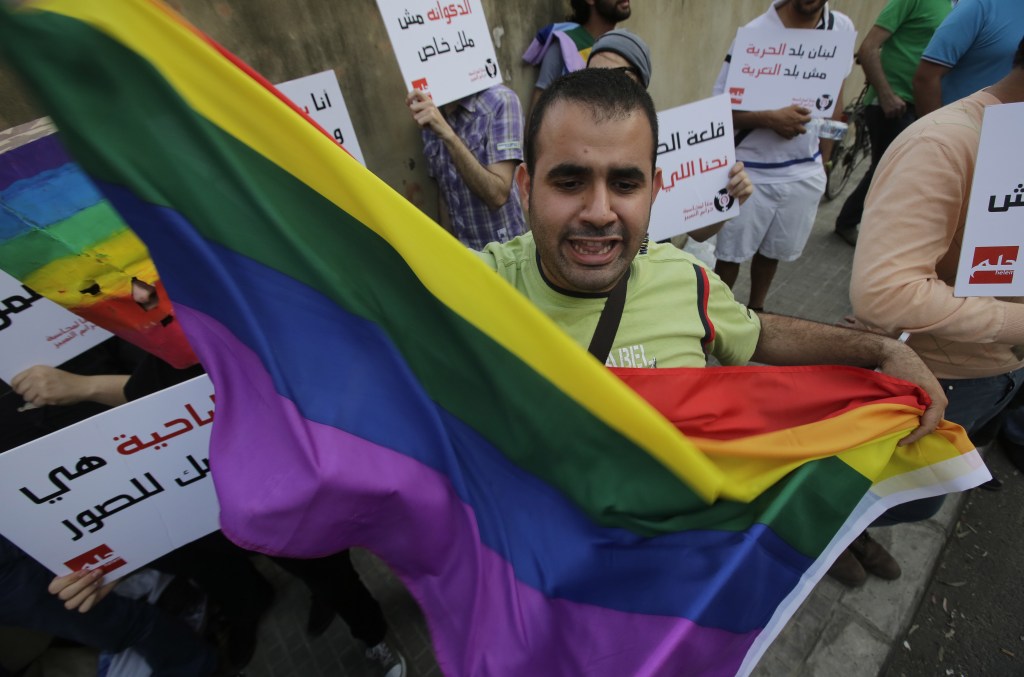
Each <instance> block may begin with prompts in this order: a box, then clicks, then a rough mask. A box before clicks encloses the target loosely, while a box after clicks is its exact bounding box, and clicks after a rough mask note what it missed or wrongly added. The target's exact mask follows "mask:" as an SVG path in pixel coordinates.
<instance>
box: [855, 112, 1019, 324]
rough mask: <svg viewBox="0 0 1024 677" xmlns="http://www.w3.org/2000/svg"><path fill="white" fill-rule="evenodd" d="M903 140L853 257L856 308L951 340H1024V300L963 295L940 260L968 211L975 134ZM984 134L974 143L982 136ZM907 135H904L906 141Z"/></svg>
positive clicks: (880, 177)
mask: <svg viewBox="0 0 1024 677" xmlns="http://www.w3.org/2000/svg"><path fill="white" fill-rule="evenodd" d="M948 133H949V134H951V138H949V139H948V141H949V143H945V142H944V141H945V139H944V140H943V141H939V140H936V139H935V138H920V137H919V138H914V139H912V140H910V141H909V142H907V141H906V140H905V139H900V140H897V142H896V143H894V144H893V146H892V147H890V150H889V152H888V153H887V154H886V156H885V157H884V158H883V160H882V162H881V163H880V164H879V167H878V169H877V171H876V172H875V176H874V179H873V181H872V183H871V190H870V192H869V194H868V199H867V201H866V203H865V208H864V217H863V219H862V220H861V226H860V227H861V232H860V237H859V238H858V241H857V250H856V253H855V255H854V261H853V276H852V279H851V282H850V300H851V302H852V304H853V310H854V313H855V314H856V316H857V317H858V318H859V319H860V320H862V321H864V322H866V323H867V324H869V325H873V326H875V327H878V328H880V329H883V330H884V331H886V332H889V333H896V332H899V331H903V330H905V331H909V332H911V333H913V334H916V333H927V334H931V335H934V336H937V337H941V338H945V339H949V340H952V341H960V342H972V343H1009V344H1022V343H1024V305H1021V304H1017V303H1011V302H1007V301H1000V300H998V299H995V298H989V297H972V298H956V297H954V296H953V288H952V287H951V286H950V285H949V284H946V283H945V282H943V281H942V280H940V279H938V275H937V274H936V266H937V265H938V263H939V262H940V261H941V260H942V259H943V258H944V257H945V256H946V253H947V251H949V249H950V247H951V245H952V246H953V247H955V248H956V249H959V247H960V243H959V241H957V242H955V243H954V238H955V237H957V229H958V225H959V224H960V222H961V221H962V219H963V215H964V214H966V211H967V201H968V198H969V193H970V180H969V178H970V176H972V175H973V172H974V160H973V153H970V152H968V150H967V149H968V146H969V144H970V143H971V139H970V138H969V135H968V136H967V137H965V138H960V137H959V136H958V133H959V132H956V131H954V132H948ZM976 139H977V136H976V135H975V136H974V141H973V143H974V144H975V147H976V144H977V140H976ZM901 141H902V143H901Z"/></svg>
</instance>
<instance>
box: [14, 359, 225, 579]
mask: <svg viewBox="0 0 1024 677" xmlns="http://www.w3.org/2000/svg"><path fill="white" fill-rule="evenodd" d="M213 399H214V396H213V384H212V382H211V381H210V379H209V378H207V377H206V376H200V377H198V378H194V379H192V380H191V381H187V382H185V383H181V384H179V385H177V386H174V387H173V388H168V389H167V390H163V391H160V392H159V393H155V394H153V395H150V396H148V397H145V398H142V399H140V400H137V401H135V402H130V403H128V404H125V405H122V406H120V407H117V408H115V409H111V410H110V411H106V412H104V413H102V414H99V415H97V416H93V417H92V418H89V419H86V420H85V421H81V422H80V423H76V424H75V425H72V426H69V427H67V428H64V429H62V430H59V431H57V432H55V433H52V434H50V435H47V436H45V437H42V438H40V439H38V440H35V441H33V442H29V443H28V444H25V445H22V446H20V447H17V448H15V449H12V450H10V451H8V452H5V453H3V454H0V497H2V499H0V500H2V501H3V505H4V510H3V511H2V512H0V533H2V534H3V535H4V536H6V537H7V538H8V539H10V540H11V541H12V542H13V543H14V544H15V545H17V546H18V547H19V548H21V549H22V550H24V551H25V552H26V553H28V554H29V555H31V556H32V557H34V558H35V559H36V560H38V561H39V562H40V563H42V564H43V565H44V566H46V567H47V568H48V569H50V570H51V571H53V572H54V573H55V574H58V575H64V574H67V573H70V572H72V571H77V570H78V569H82V568H90V569H92V568H99V567H102V568H103V569H104V571H105V572H106V573H107V574H108V575H107V576H106V578H107V580H114V579H116V578H120V577H121V576H124V575H126V574H128V573H131V572H132V571H134V570H135V569H138V568H139V567H141V566H145V565H146V564H147V563H148V562H151V561H152V560H154V559H156V558H158V557H160V556H161V555H164V554H166V553H168V552H170V551H171V550H174V549H175V548H178V547H180V546H182V545H184V544H186V543H189V542H191V541H193V540H195V539H197V538H199V537H200V536H204V535H206V534H208V533H210V532H211V531H214V530H215V529H217V528H218V526H219V525H218V517H219V514H220V509H219V507H218V504H217V496H216V494H215V493H214V490H213V480H212V479H211V478H210V477H209V473H210V470H209V460H208V458H209V454H208V450H209V446H210V430H211V427H212V426H211V425H210V424H211V423H212V422H213Z"/></svg>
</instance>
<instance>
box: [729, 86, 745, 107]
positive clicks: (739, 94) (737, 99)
mask: <svg viewBox="0 0 1024 677" xmlns="http://www.w3.org/2000/svg"><path fill="white" fill-rule="evenodd" d="M745 91H747V90H746V88H745V87H730V88H729V99H730V100H731V101H732V103H733V104H739V103H743V93H744V92H745Z"/></svg>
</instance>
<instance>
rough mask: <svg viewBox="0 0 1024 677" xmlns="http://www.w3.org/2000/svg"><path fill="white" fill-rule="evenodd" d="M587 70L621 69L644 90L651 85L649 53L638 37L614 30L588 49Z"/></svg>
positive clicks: (625, 31) (620, 29)
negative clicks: (630, 75) (632, 77)
mask: <svg viewBox="0 0 1024 677" xmlns="http://www.w3.org/2000/svg"><path fill="white" fill-rule="evenodd" d="M587 68H623V69H625V70H626V72H627V73H630V74H632V75H633V76H635V77H636V80H637V82H639V83H640V84H641V85H643V86H644V89H647V87H648V86H649V85H650V84H651V52H650V50H649V49H647V44H646V43H645V42H644V41H643V40H641V39H640V38H639V36H637V35H635V34H633V33H631V32H629V31H627V30H626V29H625V28H616V29H615V30H613V31H609V32H607V33H605V34H604V35H602V36H601V37H600V38H598V39H597V42H595V43H594V46H593V47H592V48H591V49H590V58H589V59H588V60H587Z"/></svg>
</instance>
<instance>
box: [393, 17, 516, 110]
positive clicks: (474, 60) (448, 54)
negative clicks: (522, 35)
mask: <svg viewBox="0 0 1024 677" xmlns="http://www.w3.org/2000/svg"><path fill="white" fill-rule="evenodd" d="M377 6H378V7H379V8H380V13H381V16H382V17H383V18H384V25H385V26H386V27H387V31H388V37H390V38H391V47H392V49H394V51H395V56H396V57H398V67H399V68H400V69H401V71H402V78H403V79H404V80H405V86H406V89H418V90H421V91H425V92H429V93H430V95H431V97H433V99H434V103H436V104H437V105H438V106H442V105H444V104H446V103H450V102H452V101H457V100H458V99H461V98H464V97H466V96H469V95H470V94H475V93H477V92H480V91H483V90H485V89H487V88H488V87H492V86H494V85H499V84H501V81H502V80H501V72H500V70H499V69H498V57H497V55H496V54H495V52H494V43H492V42H491V34H490V31H489V30H488V28H487V18H486V17H485V16H484V8H483V4H482V3H481V1H480V0H458V2H451V3H448V4H444V5H442V4H441V3H440V2H439V1H438V0H401V1H399V0H377Z"/></svg>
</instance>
